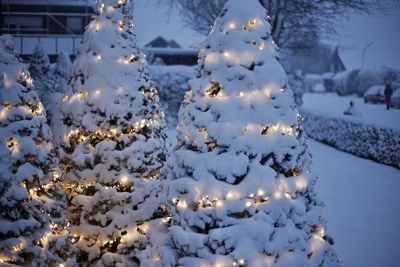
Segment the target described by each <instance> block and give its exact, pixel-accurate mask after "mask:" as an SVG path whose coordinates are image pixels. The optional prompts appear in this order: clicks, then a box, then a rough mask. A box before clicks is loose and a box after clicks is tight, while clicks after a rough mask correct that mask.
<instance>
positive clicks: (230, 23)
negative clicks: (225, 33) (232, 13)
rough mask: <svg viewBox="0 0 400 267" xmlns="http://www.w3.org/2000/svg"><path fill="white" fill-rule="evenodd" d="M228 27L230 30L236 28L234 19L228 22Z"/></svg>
mask: <svg viewBox="0 0 400 267" xmlns="http://www.w3.org/2000/svg"><path fill="white" fill-rule="evenodd" d="M228 28H229V29H231V30H236V23H235V22H234V21H231V22H229V24H228Z"/></svg>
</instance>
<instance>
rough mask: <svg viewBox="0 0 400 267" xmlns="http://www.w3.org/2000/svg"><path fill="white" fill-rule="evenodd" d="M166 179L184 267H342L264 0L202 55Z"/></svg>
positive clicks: (233, 15)
mask: <svg viewBox="0 0 400 267" xmlns="http://www.w3.org/2000/svg"><path fill="white" fill-rule="evenodd" d="M198 62H199V64H198V66H197V75H196V78H193V79H192V80H190V81H189V85H190V89H191V91H190V92H188V93H186V95H185V99H184V101H183V103H182V105H181V109H180V111H179V122H178V125H179V129H178V131H177V139H178V141H177V144H176V145H175V147H174V149H173V151H171V154H170V157H169V159H168V160H167V163H166V165H165V168H164V169H163V171H162V172H163V173H164V174H165V175H166V181H165V183H164V189H165V195H166V196H165V197H166V198H167V199H168V201H167V202H166V206H167V209H168V212H169V213H170V214H171V216H172V218H173V220H172V222H171V225H172V226H171V231H170V234H171V241H170V242H169V244H170V245H169V246H170V247H171V249H172V250H174V251H175V252H176V254H177V255H178V256H179V259H178V265H180V266H199V264H204V265H207V266H208V265H224V266H225V265H226V266H231V265H232V264H233V265H235V264H237V263H239V265H243V266H293V265H294V264H295V263H296V264H297V265H299V266H307V265H308V266H338V262H337V257H336V255H335V252H334V250H333V249H332V247H331V238H330V237H329V236H328V235H327V234H326V233H325V231H324V225H325V220H324V218H323V217H322V214H321V211H322V205H321V202H320V201H319V199H318V197H317V195H316V194H315V192H314V181H315V176H314V175H313V173H312V172H311V171H310V170H309V156H308V151H307V147H306V146H305V143H304V141H305V134H304V131H303V129H302V128H301V127H300V125H299V124H300V116H299V115H298V112H297V110H296V105H295V103H294V98H293V93H292V91H291V90H288V84H287V83H288V79H287V76H286V73H285V70H284V69H283V68H282V66H281V65H280V63H279V60H278V52H277V49H276V46H275V45H274V42H273V40H272V38H271V32H270V25H269V23H268V19H267V18H266V11H265V9H263V8H262V6H261V5H260V4H259V2H258V1H257V0H251V1H246V5H243V2H242V1H241V0H230V1H227V2H226V5H225V7H224V9H223V10H222V12H221V14H220V16H219V17H218V18H217V20H216V23H215V24H214V26H213V28H212V30H211V32H210V34H209V35H208V37H207V39H206V41H205V42H204V43H203V44H202V45H201V47H200V53H199V61H198Z"/></svg>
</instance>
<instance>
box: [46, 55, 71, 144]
mask: <svg viewBox="0 0 400 267" xmlns="http://www.w3.org/2000/svg"><path fill="white" fill-rule="evenodd" d="M71 65H72V64H71V60H70V58H69V55H68V54H67V53H65V52H61V53H59V54H58V58H57V63H56V66H55V68H54V72H53V75H54V79H55V84H54V86H55V88H54V90H55V92H54V93H52V94H51V95H49V97H48V99H49V100H50V101H49V105H48V107H47V109H48V112H49V113H50V114H51V118H50V119H51V120H50V128H51V131H52V133H53V137H54V138H53V144H54V146H55V147H56V148H58V147H59V144H60V136H61V135H62V134H61V132H62V128H63V127H62V122H61V119H60V103H61V100H62V97H63V95H64V94H67V92H65V91H64V90H66V89H67V88H68V87H67V86H66V85H67V81H68V78H69V73H70V71H71Z"/></svg>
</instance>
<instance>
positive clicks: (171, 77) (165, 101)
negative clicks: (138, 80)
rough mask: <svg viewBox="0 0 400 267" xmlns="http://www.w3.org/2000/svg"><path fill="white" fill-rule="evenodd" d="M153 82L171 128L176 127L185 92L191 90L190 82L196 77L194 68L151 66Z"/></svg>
mask: <svg viewBox="0 0 400 267" xmlns="http://www.w3.org/2000/svg"><path fill="white" fill-rule="evenodd" d="M150 71H151V75H152V78H153V81H154V82H155V83H156V87H157V90H158V93H159V97H160V102H161V105H162V107H163V110H164V113H165V115H166V118H165V119H166V121H167V123H168V126H169V127H175V126H176V122H177V119H178V112H179V107H180V105H181V103H182V101H183V97H184V95H185V92H186V91H187V90H189V85H188V81H189V80H190V79H192V78H193V77H194V76H195V69H194V67H192V66H182V65H170V66H161V65H153V66H150Z"/></svg>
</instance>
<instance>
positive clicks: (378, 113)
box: [302, 93, 400, 129]
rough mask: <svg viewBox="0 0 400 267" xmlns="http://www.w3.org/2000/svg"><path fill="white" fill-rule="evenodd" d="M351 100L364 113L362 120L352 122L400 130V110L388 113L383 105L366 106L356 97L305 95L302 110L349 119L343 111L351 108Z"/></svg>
mask: <svg viewBox="0 0 400 267" xmlns="http://www.w3.org/2000/svg"><path fill="white" fill-rule="evenodd" d="M350 100H353V101H354V103H355V105H356V107H357V109H358V110H359V111H360V112H361V113H362V118H361V119H360V118H356V117H351V119H352V120H355V121H363V122H365V123H368V124H375V125H380V126H386V127H390V128H396V129H400V109H391V110H389V111H388V110H386V106H385V105H383V104H365V103H364V100H363V99H362V98H359V97H355V96H345V97H343V96H338V95H337V94H336V93H324V94H316V93H305V94H304V95H303V102H304V103H303V106H302V109H305V110H307V111H311V112H313V113H316V114H325V115H329V116H335V117H340V116H344V117H346V118H349V116H346V115H343V111H344V110H346V109H347V108H348V107H349V102H350Z"/></svg>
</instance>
